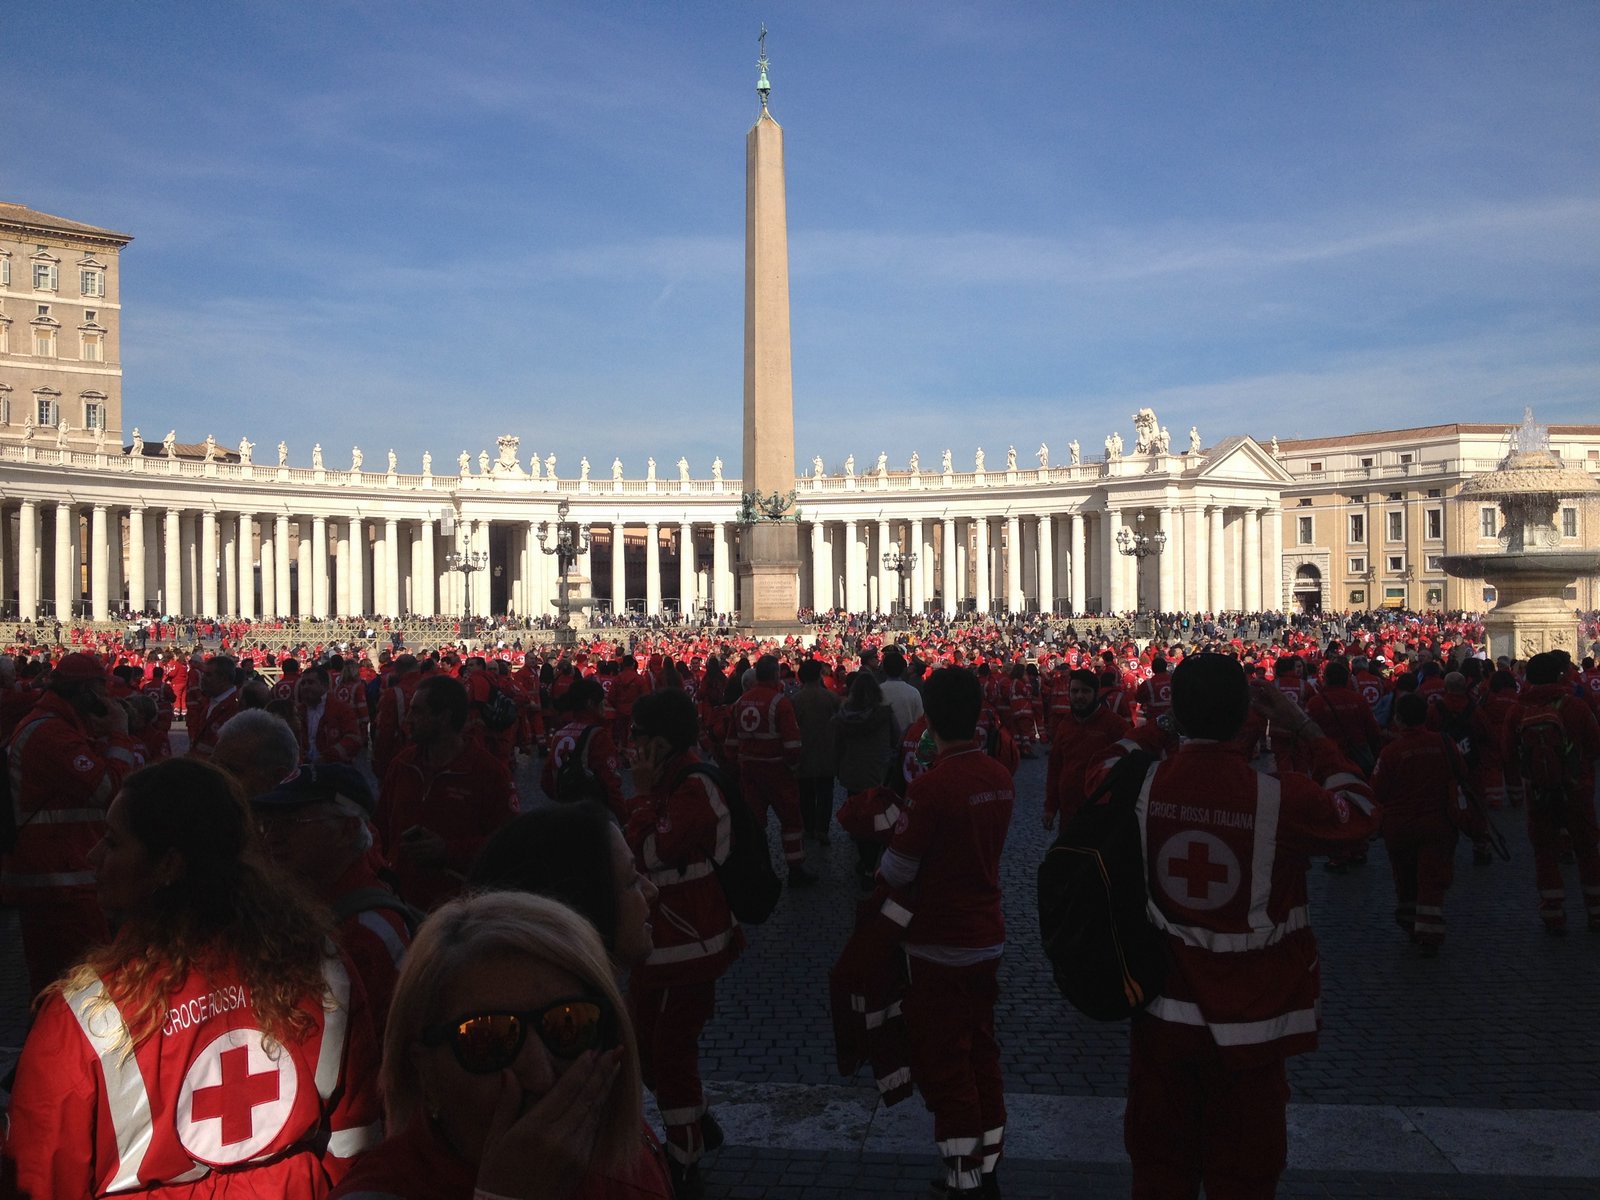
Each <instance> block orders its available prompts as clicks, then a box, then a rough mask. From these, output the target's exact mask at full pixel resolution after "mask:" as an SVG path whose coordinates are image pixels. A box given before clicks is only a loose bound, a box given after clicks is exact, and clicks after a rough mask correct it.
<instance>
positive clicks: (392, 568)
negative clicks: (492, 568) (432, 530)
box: [379, 517, 483, 617]
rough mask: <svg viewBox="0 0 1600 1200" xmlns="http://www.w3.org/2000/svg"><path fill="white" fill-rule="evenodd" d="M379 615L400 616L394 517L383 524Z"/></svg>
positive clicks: (397, 531)
mask: <svg viewBox="0 0 1600 1200" xmlns="http://www.w3.org/2000/svg"><path fill="white" fill-rule="evenodd" d="M469 548H470V547H469ZM379 615H380V616H385V617H398V616H399V615H400V522H399V520H398V519H396V518H394V517H390V518H389V519H388V520H386V521H384V523H383V608H382V609H381V610H379ZM478 615H479V616H482V615H483V614H482V613H479V614H478Z"/></svg>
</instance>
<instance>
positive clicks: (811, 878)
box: [789, 863, 817, 887]
mask: <svg viewBox="0 0 1600 1200" xmlns="http://www.w3.org/2000/svg"><path fill="white" fill-rule="evenodd" d="M816 881H817V877H816V876H815V875H813V874H812V873H811V872H810V871H808V870H806V869H805V867H804V866H803V865H802V864H800V863H795V864H794V865H793V866H792V867H790V868H789V886H790V887H810V886H811V885H812V884H814V883H815V882H816Z"/></svg>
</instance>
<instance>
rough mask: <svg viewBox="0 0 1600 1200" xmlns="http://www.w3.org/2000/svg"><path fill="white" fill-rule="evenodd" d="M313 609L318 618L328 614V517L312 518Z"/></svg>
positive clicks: (323, 617)
mask: <svg viewBox="0 0 1600 1200" xmlns="http://www.w3.org/2000/svg"><path fill="white" fill-rule="evenodd" d="M311 611H312V612H313V613H314V614H315V615H316V617H317V619H318V620H325V619H326V618H327V616H328V518H327V517H322V516H314V517H312V518H311Z"/></svg>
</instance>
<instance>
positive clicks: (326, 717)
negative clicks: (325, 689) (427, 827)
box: [294, 692, 361, 763]
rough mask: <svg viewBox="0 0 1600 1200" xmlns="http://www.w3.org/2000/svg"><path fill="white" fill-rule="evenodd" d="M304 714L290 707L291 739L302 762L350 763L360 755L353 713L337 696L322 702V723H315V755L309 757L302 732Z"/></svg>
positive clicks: (306, 738) (306, 737) (358, 731)
mask: <svg viewBox="0 0 1600 1200" xmlns="http://www.w3.org/2000/svg"><path fill="white" fill-rule="evenodd" d="M307 724H308V722H307V719H306V710H305V708H304V707H303V706H301V705H299V704H296V705H295V707H294V736H295V740H296V741H298V742H299V743H300V755H301V757H302V758H314V759H315V760H316V761H317V762H323V763H326V762H333V763H350V762H354V761H355V760H356V758H357V756H358V755H360V753H361V724H360V721H359V720H358V719H357V717H356V710H355V709H353V708H351V707H350V706H349V705H348V704H346V703H345V702H344V701H343V700H340V699H339V697H338V696H336V695H334V694H333V693H332V692H329V693H328V694H327V695H326V696H325V697H324V698H323V701H322V719H321V720H320V721H318V722H317V739H316V754H315V755H313V754H312V753H311V741H310V737H309V735H308V734H307V732H306V726H307Z"/></svg>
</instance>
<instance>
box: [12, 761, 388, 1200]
mask: <svg viewBox="0 0 1600 1200" xmlns="http://www.w3.org/2000/svg"><path fill="white" fill-rule="evenodd" d="M89 863H90V865H91V866H92V868H93V870H94V876H95V887H96V893H97V896H98V899H99V901H100V906H101V908H102V909H104V910H105V912H106V915H107V916H108V917H109V918H110V920H111V923H112V925H113V927H115V928H116V934H115V936H114V937H113V939H112V940H111V942H110V943H109V944H108V945H105V946H101V947H99V948H97V949H95V950H93V951H91V952H90V954H89V955H88V957H86V958H85V959H84V960H83V962H81V963H79V964H78V966H76V967H74V968H73V969H72V970H71V971H70V972H68V973H67V975H66V976H65V977H64V978H63V979H61V980H60V981H58V982H57V983H55V984H53V985H52V986H51V987H50V988H48V989H47V990H46V991H45V993H44V994H43V996H42V998H41V1000H40V1007H39V1013H38V1019H37V1021H36V1022H35V1024H34V1026H33V1029H32V1031H31V1032H30V1033H29V1035H28V1040H27V1043H26V1044H25V1045H24V1046H23V1050H22V1059H21V1062H20V1063H19V1064H18V1068H17V1080H16V1088H15V1090H14V1091H13V1093H12V1097H11V1130H10V1136H9V1138H8V1141H7V1152H8V1154H9V1155H10V1156H11V1157H13V1158H14V1159H15V1162H16V1168H17V1183H18V1194H19V1195H22V1196H26V1197H32V1198H34V1200H45V1198H46V1197H65V1196H101V1195H105V1194H107V1193H114V1192H123V1191H136V1190H140V1191H142V1190H148V1191H149V1192H151V1193H153V1194H158V1195H161V1196H169V1195H170V1196H210V1195H220V1194H223V1193H226V1194H228V1195H241V1196H247V1195H257V1196H272V1197H284V1198H286V1200H314V1198H318V1197H322V1196H325V1195H327V1193H328V1191H329V1188H330V1187H331V1186H332V1185H333V1184H334V1183H335V1182H337V1181H338V1179H339V1178H340V1177H341V1176H342V1175H343V1174H344V1172H345V1171H346V1170H347V1169H348V1167H349V1163H350V1160H351V1158H352V1157H353V1156H354V1155H356V1154H358V1153H360V1152H361V1151H362V1150H364V1149H366V1148H367V1147H368V1146H370V1145H371V1144H372V1143H373V1142H375V1141H376V1140H377V1133H378V1127H377V1120H378V1095H377V1088H376V1075H377V1052H376V1047H375V1046H374V1044H373V1040H372V1032H371V1022H370V1020H369V1018H368V1016H367V1012H366V1002H365V997H364V996H363V994H362V992H361V988H360V985H359V984H353V983H352V981H351V977H350V975H349V973H348V971H347V969H346V967H345V964H344V962H343V961H342V960H341V959H340V958H339V957H338V955H337V952H336V951H334V950H333V948H332V943H331V942H330V941H329V940H328V934H329V926H330V924H331V922H330V920H329V917H328V915H327V914H326V913H324V912H323V911H322V910H321V909H320V908H318V907H317V906H316V905H315V903H314V902H313V901H312V900H311V899H310V898H309V897H308V896H306V895H305V894H304V893H302V892H301V891H300V890H299V888H298V887H297V886H296V885H295V884H294V883H293V882H291V881H290V880H289V879H288V878H287V877H286V876H284V875H281V874H279V873H278V872H277V870H276V869H275V868H273V867H272V866H271V864H270V863H268V862H267V861H266V859H265V858H263V857H262V855H261V853H260V851H259V850H258V848H257V845H256V841H255V837H254V827H253V825H252V823H251V820H250V815H249V810H248V809H247V807H246V806H245V803H244V800H243V798H242V797H241V796H240V794H239V792H238V790H237V788H236V786H235V784H234V783H233V782H232V780H231V779H230V778H229V777H228V776H227V775H226V774H224V773H223V772H222V771H220V770H219V769H217V768H216V767H213V766H211V765H209V764H207V763H202V762H196V761H195V760H193V759H186V758H180V759H170V760H168V761H166V762H162V763H159V764H157V765H155V766H151V767H147V768H145V769H143V770H141V771H136V772H135V773H134V774H132V775H130V776H128V778H127V779H126V780H125V781H124V782H123V786H122V790H121V791H120V792H119V793H118V794H117V795H116V797H115V798H114V799H113V800H112V802H111V808H110V810H109V811H108V813H107V814H106V833H105V836H104V837H103V838H102V839H101V841H100V842H99V843H98V844H96V846H95V847H94V849H93V850H92V851H91V852H90V854H89Z"/></svg>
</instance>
